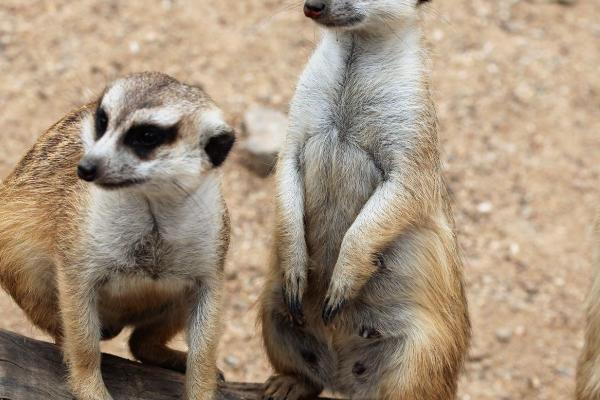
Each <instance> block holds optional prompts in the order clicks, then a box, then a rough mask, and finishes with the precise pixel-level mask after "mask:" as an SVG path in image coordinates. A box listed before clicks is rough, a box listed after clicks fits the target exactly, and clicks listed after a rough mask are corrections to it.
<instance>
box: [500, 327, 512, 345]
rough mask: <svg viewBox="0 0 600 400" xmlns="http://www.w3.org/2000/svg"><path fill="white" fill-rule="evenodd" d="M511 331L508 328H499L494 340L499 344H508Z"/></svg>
mask: <svg viewBox="0 0 600 400" xmlns="http://www.w3.org/2000/svg"><path fill="white" fill-rule="evenodd" d="M512 334H513V333H512V331H511V330H510V329H508V328H500V329H498V330H497V331H496V339H497V340H498V341H499V342H500V343H508V342H510V339H511V338H512Z"/></svg>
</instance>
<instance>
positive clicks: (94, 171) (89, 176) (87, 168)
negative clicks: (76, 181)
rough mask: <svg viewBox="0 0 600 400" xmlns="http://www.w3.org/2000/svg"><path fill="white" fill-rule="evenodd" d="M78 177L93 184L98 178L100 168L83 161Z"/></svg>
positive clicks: (79, 167)
mask: <svg viewBox="0 0 600 400" xmlns="http://www.w3.org/2000/svg"><path fill="white" fill-rule="evenodd" d="M77 176H79V177H80V178H81V179H83V180H84V181H87V182H92V181H94V180H95V179H96V178H97V177H98V167H97V166H96V164H94V163H90V162H86V161H82V162H80V163H79V165H78V166H77Z"/></svg>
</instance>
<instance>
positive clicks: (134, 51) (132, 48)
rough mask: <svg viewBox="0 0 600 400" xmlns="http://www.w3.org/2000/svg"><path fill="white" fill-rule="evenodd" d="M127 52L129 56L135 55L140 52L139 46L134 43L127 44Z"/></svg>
mask: <svg viewBox="0 0 600 400" xmlns="http://www.w3.org/2000/svg"><path fill="white" fill-rule="evenodd" d="M129 52H130V53H131V54H137V53H139V52H140V44H139V43H138V42H136V41H133V42H130V43H129Z"/></svg>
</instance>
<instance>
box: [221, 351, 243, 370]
mask: <svg viewBox="0 0 600 400" xmlns="http://www.w3.org/2000/svg"><path fill="white" fill-rule="evenodd" d="M225 364H227V365H229V366H230V367H232V368H237V367H238V366H239V365H240V359H239V358H237V357H236V356H234V355H233V354H230V355H228V356H227V357H225Z"/></svg>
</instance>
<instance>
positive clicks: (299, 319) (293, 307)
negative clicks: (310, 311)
mask: <svg viewBox="0 0 600 400" xmlns="http://www.w3.org/2000/svg"><path fill="white" fill-rule="evenodd" d="M287 306H288V311H289V312H290V316H291V317H292V321H293V322H294V323H295V324H297V325H300V326H302V325H304V323H305V319H304V312H303V311H302V301H301V300H300V298H299V296H297V295H296V296H295V297H294V299H293V300H291V301H289V300H288V304H287Z"/></svg>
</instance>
